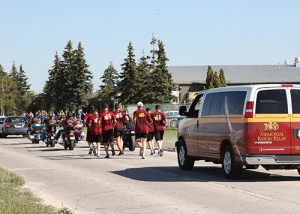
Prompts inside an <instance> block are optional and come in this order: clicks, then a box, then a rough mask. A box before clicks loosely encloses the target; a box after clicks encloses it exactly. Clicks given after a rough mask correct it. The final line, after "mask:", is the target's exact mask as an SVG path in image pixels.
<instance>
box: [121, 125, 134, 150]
mask: <svg viewBox="0 0 300 214" xmlns="http://www.w3.org/2000/svg"><path fill="white" fill-rule="evenodd" d="M135 145H136V143H135V127H132V128H129V129H125V133H124V137H123V150H124V149H125V147H128V148H129V150H130V151H134V150H135Z"/></svg>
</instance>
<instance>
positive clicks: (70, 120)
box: [65, 119, 75, 130]
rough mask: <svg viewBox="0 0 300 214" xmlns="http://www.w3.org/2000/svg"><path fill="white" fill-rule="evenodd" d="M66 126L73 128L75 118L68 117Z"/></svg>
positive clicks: (69, 128) (68, 128)
mask: <svg viewBox="0 0 300 214" xmlns="http://www.w3.org/2000/svg"><path fill="white" fill-rule="evenodd" d="M65 127H66V129H67V130H73V129H74V128H75V120H74V119H66V122H65Z"/></svg>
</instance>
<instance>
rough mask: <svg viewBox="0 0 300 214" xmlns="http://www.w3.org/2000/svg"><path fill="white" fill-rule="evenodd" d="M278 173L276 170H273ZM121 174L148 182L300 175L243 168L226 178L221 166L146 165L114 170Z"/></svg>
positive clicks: (263, 179) (288, 178) (248, 179)
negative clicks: (234, 175)
mask: <svg viewBox="0 0 300 214" xmlns="http://www.w3.org/2000/svg"><path fill="white" fill-rule="evenodd" d="M273 172H275V173H276V171H273ZM111 173H114V174H116V175H119V176H123V177H126V178H129V179H133V180H138V181H148V182H210V181H217V182H270V181H271V182H280V181H299V180H300V176H282V175H278V174H271V173H268V171H266V172H260V171H255V170H246V169H244V170H243V174H242V176H241V178H240V179H237V180H228V179H226V178H224V175H223V171H222V167H221V166H215V167H213V166H203V167H194V169H193V170H187V171H184V170H180V169H179V167H144V168H129V169H125V170H122V171H112V172H111Z"/></svg>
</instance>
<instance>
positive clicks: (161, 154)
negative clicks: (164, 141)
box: [159, 149, 164, 157]
mask: <svg viewBox="0 0 300 214" xmlns="http://www.w3.org/2000/svg"><path fill="white" fill-rule="evenodd" d="M163 155H164V150H163V149H160V153H159V156H160V157H162V156H163Z"/></svg>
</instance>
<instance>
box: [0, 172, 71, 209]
mask: <svg viewBox="0 0 300 214" xmlns="http://www.w3.org/2000/svg"><path fill="white" fill-rule="evenodd" d="M24 184H25V180H24V178H23V177H21V176H19V175H17V174H16V173H12V172H9V171H7V170H5V169H3V168H1V167H0V213H5V214H13V213H27V214H41V213H42V214H71V213H72V212H71V211H70V210H68V209H67V208H62V209H57V208H55V207H53V206H47V205H43V204H42V203H40V202H41V199H39V198H37V197H36V196H35V195H34V194H33V193H32V192H31V191H30V190H28V189H25V188H22V186H23V185H24Z"/></svg>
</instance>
